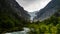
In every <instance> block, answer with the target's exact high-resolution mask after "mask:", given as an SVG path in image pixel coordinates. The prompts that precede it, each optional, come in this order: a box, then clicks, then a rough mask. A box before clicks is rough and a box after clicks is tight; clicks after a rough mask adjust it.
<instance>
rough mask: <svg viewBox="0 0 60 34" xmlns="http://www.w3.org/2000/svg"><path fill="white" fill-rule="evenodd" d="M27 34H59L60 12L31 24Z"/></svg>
mask: <svg viewBox="0 0 60 34" xmlns="http://www.w3.org/2000/svg"><path fill="white" fill-rule="evenodd" d="M28 27H29V28H30V29H31V31H30V32H29V34H60V10H58V12H56V13H55V14H54V15H52V16H51V17H50V18H48V19H46V20H44V21H42V22H40V21H37V22H33V23H32V24H29V26H28Z"/></svg>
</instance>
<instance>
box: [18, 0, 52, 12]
mask: <svg viewBox="0 0 60 34" xmlns="http://www.w3.org/2000/svg"><path fill="white" fill-rule="evenodd" d="M50 1H51V0H17V2H18V3H19V4H20V5H21V6H22V7H24V9H25V10H27V11H29V12H33V11H37V10H40V9H42V8H43V7H45V6H46V5H47V4H48V3H49V2H50Z"/></svg>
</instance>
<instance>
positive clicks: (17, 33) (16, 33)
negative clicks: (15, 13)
mask: <svg viewBox="0 0 60 34" xmlns="http://www.w3.org/2000/svg"><path fill="white" fill-rule="evenodd" d="M23 29H24V31H18V32H12V33H5V34H28V32H29V31H30V29H29V28H26V27H24V28H23Z"/></svg>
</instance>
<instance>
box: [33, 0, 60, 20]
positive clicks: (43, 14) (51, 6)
mask: <svg viewBox="0 0 60 34" xmlns="http://www.w3.org/2000/svg"><path fill="white" fill-rule="evenodd" d="M58 9H60V0H52V1H51V2H49V3H48V4H47V6H46V7H44V8H43V9H41V10H40V11H39V12H38V13H37V16H36V17H35V18H34V19H37V20H44V19H47V18H48V17H50V16H51V15H52V14H54V13H55V12H56V11H57V10H58Z"/></svg>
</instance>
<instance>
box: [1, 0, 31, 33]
mask: <svg viewBox="0 0 60 34" xmlns="http://www.w3.org/2000/svg"><path fill="white" fill-rule="evenodd" d="M29 19H30V15H29V14H28V12H27V11H25V10H24V9H23V7H21V6H20V5H19V4H18V3H17V2H16V0H0V33H1V32H12V31H18V30H22V27H23V26H24V25H25V24H26V23H27V21H26V20H29Z"/></svg>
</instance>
